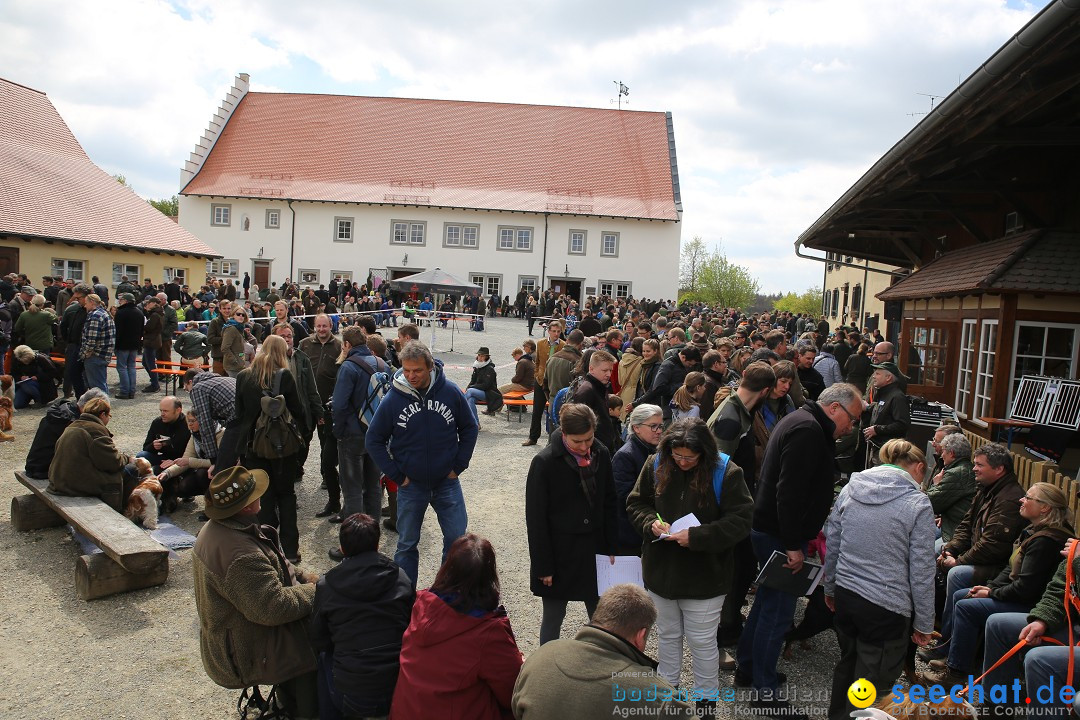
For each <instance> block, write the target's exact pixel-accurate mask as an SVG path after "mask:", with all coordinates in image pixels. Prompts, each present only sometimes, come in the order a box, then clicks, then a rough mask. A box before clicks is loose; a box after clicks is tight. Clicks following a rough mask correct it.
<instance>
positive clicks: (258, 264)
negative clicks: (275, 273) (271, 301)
mask: <svg viewBox="0 0 1080 720" xmlns="http://www.w3.org/2000/svg"><path fill="white" fill-rule="evenodd" d="M254 269H255V279H254V280H253V281H252V282H253V283H254V284H255V285H258V286H259V288H260V289H261V288H268V287H270V261H269V260H256V261H255V268H254Z"/></svg>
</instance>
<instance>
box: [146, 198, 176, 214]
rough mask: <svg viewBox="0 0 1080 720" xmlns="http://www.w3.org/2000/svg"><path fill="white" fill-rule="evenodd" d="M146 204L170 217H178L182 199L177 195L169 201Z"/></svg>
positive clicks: (151, 201)
mask: <svg viewBox="0 0 1080 720" xmlns="http://www.w3.org/2000/svg"><path fill="white" fill-rule="evenodd" d="M146 202H148V203H150V204H151V205H153V206H154V207H156V208H157V209H158V210H160V211H161V212H162V213H164V214H165V215H168V216H169V217H176V216H177V215H179V214H180V198H179V197H177V196H176V195H173V196H172V197H171V198H168V199H161V200H147V201H146Z"/></svg>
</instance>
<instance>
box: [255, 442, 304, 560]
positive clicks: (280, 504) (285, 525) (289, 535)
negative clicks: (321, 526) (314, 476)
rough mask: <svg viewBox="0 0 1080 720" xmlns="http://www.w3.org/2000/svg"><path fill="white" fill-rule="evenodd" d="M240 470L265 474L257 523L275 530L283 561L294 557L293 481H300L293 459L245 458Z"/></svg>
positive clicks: (297, 537) (297, 547)
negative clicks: (263, 472) (253, 469)
mask: <svg viewBox="0 0 1080 720" xmlns="http://www.w3.org/2000/svg"><path fill="white" fill-rule="evenodd" d="M244 467H246V468H248V469H249V470H250V469H252V468H258V469H260V470H265V471H266V473H267V474H268V475H269V476H270V487H268V488H267V490H266V492H265V493H264V494H263V496H262V507H261V508H260V509H259V522H261V523H264V524H266V525H273V526H274V527H276V528H277V529H278V535H279V536H280V537H281V549H282V550H284V551H285V557H290V558H293V557H296V556H297V555H299V554H300V531H299V529H298V528H297V527H296V479H297V478H298V477H300V469H299V466H298V465H297V456H296V455H291V456H290V457H287V458H280V459H273V460H270V459H267V458H260V457H255V456H251V455H249V456H247V457H245V458H244Z"/></svg>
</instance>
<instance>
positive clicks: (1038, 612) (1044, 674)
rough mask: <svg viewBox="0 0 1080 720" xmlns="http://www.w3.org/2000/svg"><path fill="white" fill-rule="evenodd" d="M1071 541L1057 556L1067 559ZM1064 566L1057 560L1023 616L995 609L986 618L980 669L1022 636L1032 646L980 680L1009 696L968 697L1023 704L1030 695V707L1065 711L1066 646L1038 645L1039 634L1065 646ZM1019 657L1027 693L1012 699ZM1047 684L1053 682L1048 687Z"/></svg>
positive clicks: (1079, 564) (1077, 561) (1078, 561)
mask: <svg viewBox="0 0 1080 720" xmlns="http://www.w3.org/2000/svg"><path fill="white" fill-rule="evenodd" d="M1075 542H1076V539H1075V538H1073V539H1070V540H1069V541H1068V542H1067V543H1066V544H1065V549H1064V550H1062V551H1061V554H1062V555H1064V556H1066V557H1068V554H1069V550H1070V548H1071V547H1072V545H1073V544H1074V543H1075ZM1067 564H1068V560H1063V561H1062V562H1061V564H1060V565H1059V566H1058V569H1057V573H1056V574H1055V575H1054V578H1053V579H1052V580H1051V581H1050V584H1049V585H1047V586H1046V591H1045V592H1043V595H1042V598H1041V599H1040V600H1039V602H1038V604H1037V605H1035V607H1034V608H1032V609H1031V611H1030V612H1028V613H1026V614H1025V613H1019V612H1012V613H997V614H996V615H991V616H990V617H989V619H988V620H987V621H986V644H985V650H984V655H983V671H984V672H986V671H987V670H989V669H990V667H991V666H992V665H993V664H994V663H996V662H997V661H998V660H999V659H1000V658H1001V657H1003V656H1004V655H1005V653H1006V652H1008V651H1009V650H1010V649H1011V648H1012V647H1013V646H1014V645H1016V643H1017V641H1018V640H1025V641H1027V643H1028V645H1031V646H1034V647H1031V648H1030V649H1028V650H1027V653H1026V654H1021V653H1016V654H1014V655H1013V656H1012V657H1011V658H1009V659H1008V660H1007V661H1006V662H1004V663H1002V664H1001V665H1000V666H998V667H997V668H996V669H995V670H994V671H993V672H989V673H988V674H987V675H986V677H985V678H983V681H982V683H981V684H982V686H983V687H984V688H989V687H991V686H992V685H994V684H1001V685H1004V686H1006V687H1008V688H1009V693H1008V697H1004V698H990V697H983V698H978V697H973V698H972V699H973V700H976V701H981V702H983V703H992V702H996V703H1001V704H1017V703H1020V704H1024V701H1025V699H1026V698H1031V704H1032V705H1050V706H1053V707H1056V708H1059V709H1060V710H1061V712H1059V713H1056V714H1059V715H1060V716H1061V717H1066V716H1067V715H1068V708H1069V706H1070V705H1073V704H1074V703H1073V702H1064V701H1063V698H1062V697H1061V689H1062V687H1063V686H1065V685H1066V676H1067V673H1068V667H1069V652H1070V649H1069V648H1068V647H1062V646H1061V645H1050V644H1046V645H1043V644H1041V639H1042V638H1043V637H1050V638H1054V639H1055V640H1057V641H1059V642H1062V643H1065V645H1066V646H1067V645H1068V642H1069V627H1068V620H1067V615H1066V613H1065V603H1068V602H1070V600H1069V599H1068V598H1067V597H1066V588H1065V579H1066V570H1067V568H1066V566H1067ZM1073 572H1080V554H1078V555H1077V556H1076V557H1075V558H1074V559H1073ZM1076 622H1077V618H1076V617H1075V616H1074V617H1073V623H1074V630H1073V634H1074V636H1075V634H1076V633H1078V632H1080V628H1076V627H1075V623H1076ZM1021 657H1022V658H1023V671H1024V679H1025V684H1026V688H1025V690H1026V693H1025V692H1021V693H1019V694H1018V696H1017V697H1013V694H1012V687H1013V683H1014V682H1015V680H1016V678H1019V677H1020V670H1021V667H1020V663H1021ZM1051 683H1052V684H1053V690H1052V691H1051V689H1050V686H1051ZM1074 683H1075V681H1074Z"/></svg>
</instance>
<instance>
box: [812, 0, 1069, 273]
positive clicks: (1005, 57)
mask: <svg viewBox="0 0 1080 720" xmlns="http://www.w3.org/2000/svg"><path fill="white" fill-rule="evenodd" d="M1077 11H1080V0H1054V1H1053V2H1052V3H1050V4H1049V5H1047V6H1046V7H1045V8H1043V9H1042V10H1041V11H1040V12H1039V13H1038V14H1037V15H1036V16H1035V17H1033V18H1032V19H1031V20H1030V21H1029V22H1028V24H1027V25H1025V26H1024V27H1022V28H1021V29H1020V31H1019V32H1018V33H1016V34H1015V35H1013V36H1012V38H1011V39H1010V40H1008V41H1007V42H1006V43H1005V44H1004V45H1002V46H1001V48H999V49H998V51H997V52H995V53H994V54H993V55H991V56H990V58H989V59H988V60H987V61H986V62H984V63H983V64H982V66H981V67H979V68H978V69H977V70H976V71H975V72H973V73H972V74H971V75H970V76H968V78H967V80H965V81H964V82H963V84H961V85H960V87H958V88H956V89H955V90H953V91H952V92H951V93H949V96H948V97H946V98H945V99H944V100H943V101H942V102H941V103H939V104H938V106H937V107H935V108H934V109H933V110H931V111H930V112H929V114H927V116H926V117H925V118H923V120H922V122H920V123H919V124H918V125H916V126H915V127H913V128H912V129H911V130H910V131H909V132H908V134H907V135H905V136H904V137H903V138H901V139H900V141H899V142H898V143H896V144H895V145H893V146H892V148H890V149H889V151H888V152H887V153H885V154H884V155H882V156H881V159H879V160H878V161H877V162H876V163H874V164H873V166H871V167H870V169H869V170H867V171H866V172H865V173H863V175H862V177H860V178H859V180H858V181H857V182H856V183H855V184H854V185H852V186H851V187H850V188H849V189H848V190H847V192H845V193H844V194H843V195H841V196H840V199H839V200H837V201H836V202H834V203H833V204H832V205H831V206H830V207H829V209H828V210H826V211H825V213H824V214H822V216H821V217H819V218H818V219H817V220H815V221H814V224H813V225H811V226H810V227H808V228H807V229H806V230H804V231H803V232H802V234H801V235H799V238H798V239H797V240H796V241H795V254H796V255H797V256H798V257H802V258H807V257H811V256H808V255H802V254H800V253H799V247H800V246H801V245H803V243H804V242H806V241H807V240H808V239H809V238H810V237H812V236H813V235H814V234H815V233H817V232H818V231H819V230H821V229H822V227H823V226H824V225H825V224H826V223H827V222H828V221H829V220H830V219H831V218H832V216H833V215H835V214H836V213H837V212H838V211H839V210H840V209H841V208H842V207H843V206H844V205H846V204H848V203H849V202H851V201H852V200H853V199H855V197H856V196H858V195H859V194H860V193H862V192H863V191H864V190H865V189H866V188H867V186H868V185H869V184H870V183H871V181H873V180H874V178H876V177H877V176H878V175H880V174H881V173H882V172H883V171H884V170H885V169H886V168H888V167H890V166H892V165H894V164H896V163H898V162H899V161H900V160H902V159H903V157H904V156H905V155H906V154H907V153H908V151H909V150H911V149H912V148H913V147H914V146H915V145H917V144H918V143H920V142H921V141H922V140H923V139H924V138H925V137H926V136H927V135H928V134H929V133H930V131H932V130H934V129H935V128H937V127H938V126H939V125H941V124H942V123H944V122H945V121H946V120H948V119H949V116H950V115H951V114H952V113H953V112H955V111H959V110H960V109H962V108H963V106H964V104H965V103H968V102H971V101H972V100H973V98H975V97H976V96H977V95H979V93H981V92H982V91H983V90H985V89H986V87H987V86H988V85H990V84H991V83H992V82H994V81H995V80H998V79H999V78H1001V77H1003V76H1004V75H1006V74H1007V73H1008V71H1009V69H1010V68H1011V67H1012V66H1013V65H1014V64H1015V63H1016V62H1017V61H1018V60H1019V59H1021V58H1022V57H1023V56H1024V55H1026V54H1027V53H1029V52H1030V51H1031V50H1032V48H1035V47H1037V46H1038V45H1040V44H1041V43H1042V42H1043V41H1045V40H1046V38H1047V37H1048V36H1049V35H1051V34H1052V33H1053V32H1054V31H1055V30H1057V29H1058V28H1059V27H1060V26H1061V25H1063V24H1064V23H1065V22H1066V21H1068V20H1069V19H1070V18H1071V17H1072V16H1073V15H1074V14H1075V13H1076V12H1077Z"/></svg>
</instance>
